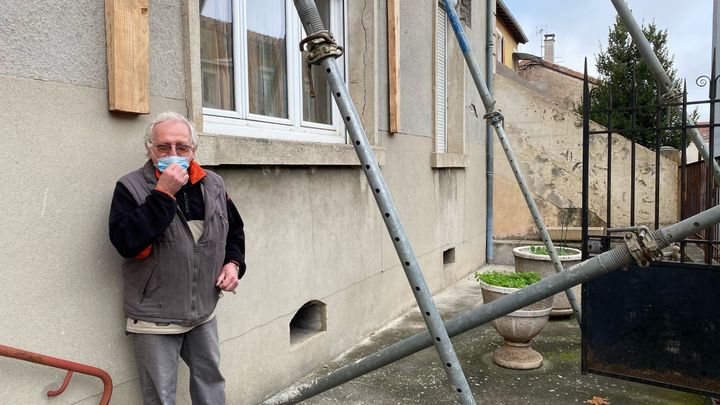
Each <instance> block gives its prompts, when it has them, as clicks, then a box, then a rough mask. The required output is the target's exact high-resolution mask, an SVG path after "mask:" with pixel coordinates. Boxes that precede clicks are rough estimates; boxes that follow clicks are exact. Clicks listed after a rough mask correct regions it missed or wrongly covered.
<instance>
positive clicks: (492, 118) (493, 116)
mask: <svg viewBox="0 0 720 405" xmlns="http://www.w3.org/2000/svg"><path fill="white" fill-rule="evenodd" d="M496 102H497V101H493V102H492V104H491V105H490V107H489V108H488V112H487V113H486V114H485V115H483V119H484V120H485V121H487V123H488V125H492V126H495V124H500V123H501V122H503V121H504V120H505V117H503V115H502V113H501V112H500V110H496V109H495V103H496Z"/></svg>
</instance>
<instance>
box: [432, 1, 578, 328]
mask: <svg viewBox="0 0 720 405" xmlns="http://www.w3.org/2000/svg"><path fill="white" fill-rule="evenodd" d="M444 4H445V10H446V12H447V16H448V19H449V20H450V24H451V25H452V28H453V31H454V32H455V37H456V38H457V40H458V43H459V44H460V50H461V51H462V53H463V56H464V57H465V62H467V65H468V68H469V69H470V74H471V75H472V77H473V81H475V87H477V90H478V93H480V98H481V99H482V102H483V105H484V106H485V110H486V111H487V114H486V117H488V118H489V121H490V124H491V125H492V126H493V127H494V128H495V132H496V133H497V135H498V138H499V139H500V144H501V145H502V147H503V150H504V151H505V156H507V159H508V162H509V163H510V167H511V168H512V171H513V173H514V174H515V179H516V180H517V183H518V185H519V186H520V189H521V190H522V193H523V197H524V198H525V202H526V203H527V206H528V208H529V209H530V214H531V215H532V217H533V220H534V221H535V226H536V227H537V229H538V232H539V233H540V238H541V239H542V241H543V243H544V244H545V247H547V250H548V254H549V255H550V260H551V261H552V263H553V267H554V268H555V271H556V272H561V271H563V267H562V263H560V258H559V257H558V254H557V251H556V250H555V246H554V245H553V243H552V240H551V239H550V233H549V232H548V230H547V228H546V227H545V223H544V222H543V219H542V216H541V215H540V210H538V208H537V205H535V200H534V199H533V197H532V195H531V193H530V189H529V188H528V186H527V183H525V178H524V177H523V174H522V172H521V170H520V165H518V162H517V158H516V157H515V153H514V152H513V150H512V148H511V147H510V142H508V140H507V137H506V136H505V129H504V128H503V126H502V116H501V115H500V113H499V112H498V111H496V110H495V101H494V100H493V99H492V95H490V91H488V88H487V85H485V80H484V79H483V76H482V73H481V72H480V67H479V66H478V63H477V61H476V60H475V55H474V54H473V52H472V49H471V48H470V44H469V43H468V41H467V37H466V36H465V31H464V30H463V27H462V25H461V24H460V19H459V18H458V15H457V12H456V11H455V9H454V8H453V7H452V5H451V4H450V0H444ZM565 295H567V298H568V301H569V302H570V306H571V307H572V310H573V313H574V314H575V317H576V319H577V322H578V324H579V323H580V322H581V313H580V303H579V302H578V301H577V299H576V298H575V293H574V292H573V291H572V290H570V289H568V290H566V291H565Z"/></svg>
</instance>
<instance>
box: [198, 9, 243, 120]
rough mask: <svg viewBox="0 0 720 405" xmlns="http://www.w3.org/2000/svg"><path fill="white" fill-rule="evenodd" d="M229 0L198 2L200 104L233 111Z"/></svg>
mask: <svg viewBox="0 0 720 405" xmlns="http://www.w3.org/2000/svg"><path fill="white" fill-rule="evenodd" d="M232 37H233V32H232V5H231V0H206V1H201V2H200V59H201V61H202V62H201V66H202V93H203V106H205V107H210V108H218V109H222V110H234V109H235V99H234V95H233V53H232V47H233V41H232Z"/></svg>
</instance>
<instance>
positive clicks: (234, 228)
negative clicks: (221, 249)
mask: <svg viewBox="0 0 720 405" xmlns="http://www.w3.org/2000/svg"><path fill="white" fill-rule="evenodd" d="M226 199H227V212H228V223H229V225H230V227H229V228H230V229H228V235H227V241H226V243H225V262H224V263H229V262H231V261H235V262H237V263H239V264H240V274H239V275H238V278H242V276H243V275H244V274H245V269H246V266H245V231H244V229H243V228H244V226H245V225H244V224H243V220H242V218H241V217H240V213H239V212H238V210H237V208H236V207H235V204H234V203H233V202H232V200H231V199H230V197H229V196H228V197H227V198H226Z"/></svg>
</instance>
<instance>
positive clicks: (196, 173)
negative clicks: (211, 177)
mask: <svg viewBox="0 0 720 405" xmlns="http://www.w3.org/2000/svg"><path fill="white" fill-rule="evenodd" d="M188 174H189V175H190V184H195V183H197V182H198V181H200V180H202V179H203V178H205V176H207V173H205V170H203V168H202V167H200V165H199V164H197V163H195V160H194V159H193V160H192V161H190V167H188ZM160 175H162V173H160V170H158V169H157V167H156V168H155V177H157V178H160Z"/></svg>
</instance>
